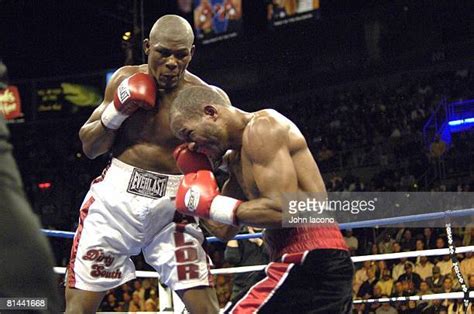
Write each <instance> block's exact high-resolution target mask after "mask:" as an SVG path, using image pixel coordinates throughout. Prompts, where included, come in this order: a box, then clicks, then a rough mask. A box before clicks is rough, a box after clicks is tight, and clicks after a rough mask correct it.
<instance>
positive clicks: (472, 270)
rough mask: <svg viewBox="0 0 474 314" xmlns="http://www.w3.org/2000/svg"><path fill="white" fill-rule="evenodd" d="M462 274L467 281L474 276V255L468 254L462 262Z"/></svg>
mask: <svg viewBox="0 0 474 314" xmlns="http://www.w3.org/2000/svg"><path fill="white" fill-rule="evenodd" d="M461 273H462V274H463V276H464V279H466V281H467V278H468V276H469V275H474V253H473V252H466V256H465V258H464V259H463V260H462V261H461Z"/></svg>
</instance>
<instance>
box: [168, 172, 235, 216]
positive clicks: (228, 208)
mask: <svg viewBox="0 0 474 314" xmlns="http://www.w3.org/2000/svg"><path fill="white" fill-rule="evenodd" d="M240 203H242V201H239V200H237V199H235V198H232V197H227V196H223V195H220V192H219V187H218V186H217V182H216V179H215V178H214V175H213V174H212V172H211V171H209V170H199V171H197V172H192V173H188V174H186V175H185V176H184V178H183V180H182V181H181V184H180V186H179V188H178V193H177V194H176V209H177V210H178V212H180V213H182V214H185V215H190V216H196V217H200V218H205V219H211V220H215V221H218V222H222V223H225V224H228V225H237V219H236V216H235V211H236V210H237V208H238V207H239V205H240Z"/></svg>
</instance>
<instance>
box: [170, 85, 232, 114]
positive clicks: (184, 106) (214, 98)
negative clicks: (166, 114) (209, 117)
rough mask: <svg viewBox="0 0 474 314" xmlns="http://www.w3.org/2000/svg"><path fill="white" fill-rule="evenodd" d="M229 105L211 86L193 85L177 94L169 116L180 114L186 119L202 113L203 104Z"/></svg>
mask: <svg viewBox="0 0 474 314" xmlns="http://www.w3.org/2000/svg"><path fill="white" fill-rule="evenodd" d="M205 105H214V106H230V105H231V104H230V101H229V100H228V99H226V98H224V97H223V96H222V94H220V93H219V92H218V89H217V88H215V87H211V86H193V87H188V88H186V89H184V90H183V91H182V92H180V93H179V94H178V96H177V97H176V99H175V100H174V101H173V105H172V106H171V110H170V116H171V117H175V116H177V115H182V116H184V117H185V118H186V119H192V118H199V117H201V116H203V115H204V111H203V106H205Z"/></svg>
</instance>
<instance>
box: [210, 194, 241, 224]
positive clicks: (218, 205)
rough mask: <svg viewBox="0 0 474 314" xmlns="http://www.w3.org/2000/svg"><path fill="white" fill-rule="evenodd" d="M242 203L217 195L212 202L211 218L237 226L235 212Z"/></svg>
mask: <svg viewBox="0 0 474 314" xmlns="http://www.w3.org/2000/svg"><path fill="white" fill-rule="evenodd" d="M241 203H242V201H239V200H237V199H235V198H232V197H228V196H223V195H217V196H216V197H215V198H214V199H213V200H212V203H211V208H210V210H209V218H210V219H211V220H215V221H218V222H222V223H224V224H227V225H237V217H236V215H235V212H236V210H237V208H238V207H239V205H240V204H241Z"/></svg>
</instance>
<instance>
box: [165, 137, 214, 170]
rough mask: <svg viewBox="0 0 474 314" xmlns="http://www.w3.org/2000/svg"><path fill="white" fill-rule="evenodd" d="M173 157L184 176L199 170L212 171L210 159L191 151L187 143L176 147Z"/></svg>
mask: <svg viewBox="0 0 474 314" xmlns="http://www.w3.org/2000/svg"><path fill="white" fill-rule="evenodd" d="M173 157H174V159H175V160H176V165H177V166H178V169H179V170H180V171H181V172H182V173H184V174H187V173H191V172H197V171H198V170H210V171H212V165H211V162H210V161H209V158H207V156H206V155H204V154H203V153H198V152H195V151H192V150H190V149H189V148H188V144H187V143H184V144H181V145H179V146H178V147H176V148H175V150H174V152H173Z"/></svg>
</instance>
